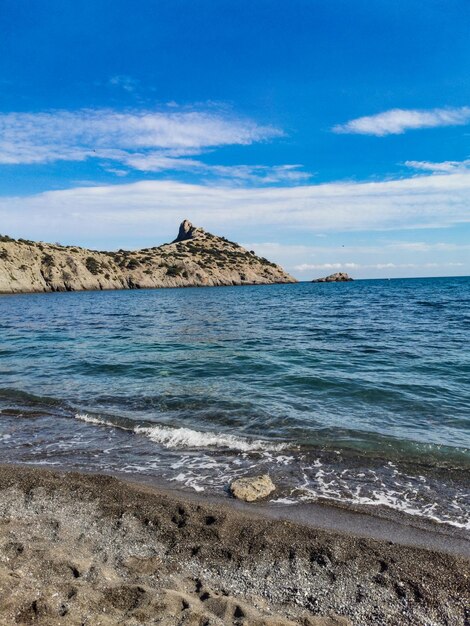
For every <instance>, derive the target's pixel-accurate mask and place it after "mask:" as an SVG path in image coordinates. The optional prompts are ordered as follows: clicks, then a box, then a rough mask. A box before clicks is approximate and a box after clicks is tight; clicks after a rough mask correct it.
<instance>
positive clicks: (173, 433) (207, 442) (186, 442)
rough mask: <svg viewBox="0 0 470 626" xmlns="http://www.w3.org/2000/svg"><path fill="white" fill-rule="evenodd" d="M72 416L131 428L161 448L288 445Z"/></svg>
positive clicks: (259, 448) (253, 449) (266, 449)
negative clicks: (129, 425) (123, 424)
mask: <svg viewBox="0 0 470 626" xmlns="http://www.w3.org/2000/svg"><path fill="white" fill-rule="evenodd" d="M75 418H76V419H78V420H81V421H82V422H87V423H88V424H97V425H99V426H111V427H113V428H122V429H123V430H132V431H133V432H135V433H137V434H139V435H145V436H146V437H148V438H149V439H150V440H151V441H154V442H155V443H159V444H160V445H162V446H164V447H165V448H227V449H229V450H236V451H239V452H256V451H264V452H280V451H281V450H285V449H286V448H287V447H288V446H287V444H285V443H270V442H269V441H262V440H260V439H248V438H245V437H239V436H237V435H230V434H227V433H215V432H202V431H199V430H193V429H192V428H170V427H169V426H157V425H155V426H135V427H134V428H133V429H129V428H126V427H124V426H119V425H118V424H115V423H113V422H111V421H110V420H105V419H102V418H101V417H94V416H92V415H88V414H86V413H77V414H76V415H75Z"/></svg>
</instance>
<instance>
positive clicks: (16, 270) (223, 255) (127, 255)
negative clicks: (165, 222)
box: [0, 220, 296, 293]
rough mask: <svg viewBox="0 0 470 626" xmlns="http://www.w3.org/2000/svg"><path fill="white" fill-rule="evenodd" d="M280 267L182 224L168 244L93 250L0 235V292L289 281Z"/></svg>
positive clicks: (189, 224)
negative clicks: (104, 250) (133, 249)
mask: <svg viewBox="0 0 470 626" xmlns="http://www.w3.org/2000/svg"><path fill="white" fill-rule="evenodd" d="M293 282H296V281H295V279H294V278H293V277H292V276H290V275H289V274H287V272H285V271H284V270H283V269H282V268H281V267H279V266H278V265H276V264H274V263H271V262H270V261H268V260H266V259H264V258H261V257H258V256H256V255H255V254H253V253H251V252H249V251H248V250H245V249H244V248H242V247H241V246H239V245H238V244H236V243H232V242H230V241H228V240H227V239H225V238H224V237H217V236H215V235H211V234H210V233H207V232H205V231H204V230H203V229H202V228H198V227H195V226H193V225H192V224H191V223H190V222H188V221H187V220H185V221H184V222H182V224H181V225H180V228H179V233H178V237H177V238H176V239H175V240H174V241H173V242H172V243H169V244H163V245H161V246H158V247H155V248H144V249H142V250H137V251H126V250H119V251H118V252H97V251H94V250H87V249H85V248H78V247H74V246H60V245H55V244H47V243H38V242H33V241H25V240H22V239H19V240H13V239H9V238H8V237H5V236H4V237H1V236H0V293H28V292H42V291H79V290H92V289H146V288H158V287H190V286H216V285H249V284H257V285H261V284H270V283H293Z"/></svg>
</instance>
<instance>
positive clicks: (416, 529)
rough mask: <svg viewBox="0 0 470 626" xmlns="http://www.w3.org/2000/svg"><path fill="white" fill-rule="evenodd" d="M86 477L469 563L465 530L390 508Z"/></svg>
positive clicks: (143, 479) (129, 477)
mask: <svg viewBox="0 0 470 626" xmlns="http://www.w3.org/2000/svg"><path fill="white" fill-rule="evenodd" d="M0 467H1V465H0ZM28 467H32V466H28ZM59 471H64V472H70V471H71V470H69V469H67V468H61V469H60V470H59ZM80 473H81V472H80ZM83 473H86V474H87V475H91V476H99V475H106V476H112V477H114V478H116V479H117V480H120V481H121V482H123V483H126V484H128V485H130V486H131V487H132V486H137V487H147V488H148V489H150V491H155V492H157V493H160V494H165V495H168V496H169V497H174V498H177V499H181V500H185V501H188V502H192V503H196V504H200V503H206V504H208V505H215V506H217V507H220V508H226V509H228V511H229V512H230V511H231V510H234V511H238V512H241V513H243V514H247V515H249V516H252V517H256V518H260V519H272V520H274V521H285V522H292V523H295V524H298V525H300V526H305V527H308V528H314V529H317V530H318V529H321V530H325V531H331V532H338V533H345V534H348V535H351V536H352V537H356V538H358V539H374V540H378V541H392V542H393V543H395V544H398V545H402V546H408V547H412V548H427V549H430V550H436V551H437V552H445V553H447V554H453V555H455V556H462V557H465V558H468V559H470V534H469V533H468V532H467V531H466V530H464V529H461V528H458V527H456V526H452V525H451V524H448V523H444V522H436V521H433V520H430V519H426V518H422V517H419V516H415V515H411V514H408V513H403V512H401V511H398V510H396V509H391V508H389V507H385V508H386V512H385V514H383V515H380V514H379V513H380V507H379V506H376V507H373V508H370V509H367V510H366V509H365V508H364V506H361V507H355V506H353V505H347V504H346V503H341V502H334V503H333V502H326V501H325V502H321V501H320V502H300V501H299V502H297V503H292V504H283V503H278V502H275V501H274V502H272V501H263V500H261V501H258V502H251V503H247V502H243V501H242V500H237V499H236V498H234V497H231V496H222V495H219V496H217V495H215V494H206V493H204V492H195V491H187V490H183V489H181V488H177V487H173V486H172V484H169V483H168V482H165V481H164V480H162V479H156V478H155V477H154V476H146V475H139V474H125V475H123V474H119V473H117V472H106V473H101V472H98V473H97V472H90V473H88V472H83Z"/></svg>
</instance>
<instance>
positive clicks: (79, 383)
mask: <svg viewBox="0 0 470 626" xmlns="http://www.w3.org/2000/svg"><path fill="white" fill-rule="evenodd" d="M469 427H470V278H436V279H407V280H374V281H372V280H371V281H355V282H352V283H337V284H335V283H333V284H313V283H299V284H296V285H269V286H247V287H223V288H220V287H219V288H204V289H201V288H199V289H197V288H194V289H193V288H190V289H166V290H163V289H162V290H153V291H152V290H142V291H110V292H83V293H60V294H32V295H14V296H0V462H21V463H31V464H40V465H52V466H54V465H57V466H60V467H66V468H74V469H85V470H91V471H105V472H113V473H116V472H117V473H119V474H126V475H127V474H133V475H136V474H139V475H141V476H146V477H155V478H158V479H159V480H163V481H166V482H168V483H170V484H172V485H177V486H179V487H181V488H182V489H190V490H196V491H204V492H206V493H210V494H215V493H219V494H220V493H225V492H224V490H226V488H227V485H228V484H229V483H230V481H231V480H232V479H233V478H235V477H238V476H244V475H250V474H258V473H264V472H269V473H270V474H271V476H272V478H273V480H274V482H275V483H276V484H277V486H278V489H277V490H276V492H275V493H274V494H273V496H272V501H273V502H275V503H283V504H287V503H292V504H295V503H296V502H306V501H307V502H308V501H324V502H329V503H336V504H340V505H341V506H354V507H356V508H357V507H359V508H362V509H364V510H368V511H374V510H379V509H380V510H381V511H384V510H385V511H402V512H405V513H408V514H410V515H413V516H416V519H417V518H418V517H419V518H421V519H424V518H426V519H428V520H434V521H436V522H439V523H446V524H451V525H453V526H454V527H458V528H461V529H470V495H469V489H468V484H469V481H468V478H469V470H470V428H469Z"/></svg>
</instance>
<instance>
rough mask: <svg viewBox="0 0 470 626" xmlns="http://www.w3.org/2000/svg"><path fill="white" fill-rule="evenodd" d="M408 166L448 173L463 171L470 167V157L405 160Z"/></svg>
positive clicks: (426, 170)
mask: <svg viewBox="0 0 470 626" xmlns="http://www.w3.org/2000/svg"><path fill="white" fill-rule="evenodd" d="M405 165H406V166H407V167H410V168H413V169H415V170H421V171H425V172H435V173H439V172H441V173H444V174H448V173H449V172H461V171H465V170H468V169H470V159H465V161H441V162H440V163H439V162H438V163H435V162H433V161H405Z"/></svg>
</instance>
